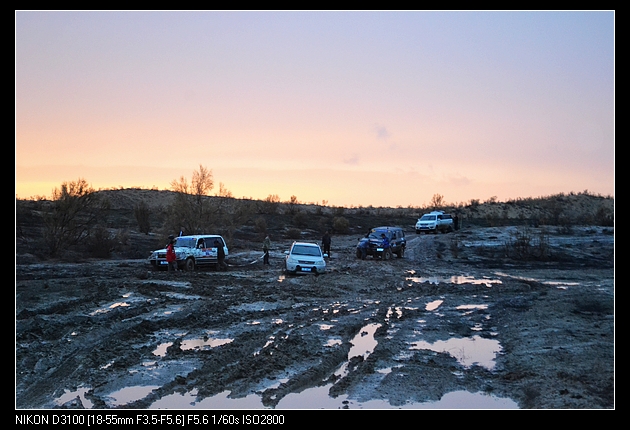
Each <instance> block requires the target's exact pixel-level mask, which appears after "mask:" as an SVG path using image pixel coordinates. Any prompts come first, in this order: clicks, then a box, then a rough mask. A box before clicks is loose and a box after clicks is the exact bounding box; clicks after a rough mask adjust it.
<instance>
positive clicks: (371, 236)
mask: <svg viewBox="0 0 630 430" xmlns="http://www.w3.org/2000/svg"><path fill="white" fill-rule="evenodd" d="M383 233H385V236H387V237H388V238H391V233H390V232H389V231H373V232H372V233H370V234H369V236H368V238H369V239H378V240H382V239H383V238H382V237H381V234H383Z"/></svg>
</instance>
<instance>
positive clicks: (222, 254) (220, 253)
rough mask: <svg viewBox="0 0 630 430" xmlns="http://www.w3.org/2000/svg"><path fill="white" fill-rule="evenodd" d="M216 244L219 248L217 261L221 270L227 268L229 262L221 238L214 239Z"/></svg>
mask: <svg viewBox="0 0 630 430" xmlns="http://www.w3.org/2000/svg"><path fill="white" fill-rule="evenodd" d="M214 246H215V247H216V248H217V263H218V267H219V270H227V264H225V249H224V248H223V244H222V243H221V242H220V241H219V239H215V240H214Z"/></svg>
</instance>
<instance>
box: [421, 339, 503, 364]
mask: <svg viewBox="0 0 630 430" xmlns="http://www.w3.org/2000/svg"><path fill="white" fill-rule="evenodd" d="M410 349H412V350H422V349H428V350H431V351H435V352H447V353H448V354H450V355H451V356H452V357H454V358H455V359H457V361H458V362H459V363H460V364H462V365H463V366H465V367H471V366H472V365H475V364H476V365H479V366H482V367H485V368H486V369H488V370H493V369H494V366H495V362H494V359H495V358H496V355H497V354H498V353H500V352H501V350H502V348H501V345H500V344H499V342H498V341H497V340H493V339H485V338H482V337H481V336H473V337H466V338H452V339H449V340H438V341H436V342H434V343H429V342H425V341H418V342H413V343H412V344H411V347H410Z"/></svg>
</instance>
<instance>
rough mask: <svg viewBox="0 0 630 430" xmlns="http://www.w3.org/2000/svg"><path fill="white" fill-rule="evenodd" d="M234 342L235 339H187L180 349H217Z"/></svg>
mask: <svg viewBox="0 0 630 430" xmlns="http://www.w3.org/2000/svg"><path fill="white" fill-rule="evenodd" d="M233 341H234V339H216V338H208V337H203V338H197V339H187V340H183V341H182V345H181V346H180V349H181V350H182V351H187V350H190V349H206V348H216V347H217V346H221V345H226V344H228V343H232V342H233Z"/></svg>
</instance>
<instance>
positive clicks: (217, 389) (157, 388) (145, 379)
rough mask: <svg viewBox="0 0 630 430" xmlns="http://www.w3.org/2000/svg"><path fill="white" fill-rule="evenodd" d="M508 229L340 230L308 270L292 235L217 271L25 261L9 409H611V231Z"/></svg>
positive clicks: (243, 249) (19, 272) (238, 254)
mask: <svg viewBox="0 0 630 430" xmlns="http://www.w3.org/2000/svg"><path fill="white" fill-rule="evenodd" d="M520 232H521V233H522V230H521V231H520ZM518 233H519V231H518V229H517V228H516V227H500V228H474V227H471V228H467V229H464V230H460V231H457V232H454V233H449V234H440V235H416V234H415V233H413V232H408V233H407V239H408V246H407V252H406V254H405V256H404V258H395V259H393V260H391V261H376V260H372V259H367V260H365V261H361V260H358V259H357V258H356V256H355V246H356V242H357V239H358V237H357V235H350V236H335V237H334V238H333V247H332V256H331V258H330V259H329V261H328V269H329V272H328V273H326V274H324V275H320V276H317V277H316V276H312V275H308V276H285V275H284V274H283V271H282V269H283V257H284V255H283V251H284V250H285V249H288V246H289V243H290V241H289V240H283V241H277V242H275V243H274V247H275V248H274V251H273V252H272V254H271V266H270V267H266V266H263V265H262V259H261V252H260V251H258V248H259V244H257V243H252V244H251V247H249V249H248V247H247V246H239V247H238V248H236V249H232V248H231V249H230V251H231V253H230V256H229V259H228V262H229V264H230V268H229V270H228V271H227V272H217V271H214V270H211V269H210V270H198V271H195V272H178V273H168V272H155V271H151V270H150V268H149V267H148V266H147V264H146V261H144V260H93V261H88V262H83V263H76V264H72V263H54V262H46V263H34V264H19V263H20V261H18V264H16V284H15V289H16V300H15V311H16V313H15V316H16V326H15V336H16V356H15V368H16V375H15V376H16V392H15V403H16V408H18V409H22V408H35V409H40V408H88V409H89V408H93V409H105V408H138V409H150V408H178V409H180V408H221V409H223V408H247V409H251V408H270V409H271V408H276V409H283V408H303V409H310V408H348V409H353V408H355V409H359V408H438V407H452V408H476V407H481V408H550V409H556V408H567V409H573V408H579V409H583V408H593V409H600V408H614V405H615V403H614V401H615V397H614V388H615V386H614V382H615V374H614V334H615V331H614V232H613V229H612V228H604V227H574V228H572V229H570V231H568V230H567V229H559V228H554V227H550V228H547V229H539V228H538V229H534V228H531V229H527V232H526V234H527V235H529V237H531V238H532V242H531V243H530V246H529V248H527V249H520V250H518V252H519V253H518V254H517V253H516V251H517V249H516V248H515V247H514V248H513V249H510V245H509V244H510V243H511V242H510V241H511V240H512V239H513V238H515V237H517V234H518ZM536 238H543V239H544V240H542V241H541V242H540V243H539V242H536ZM514 246H515V245H514ZM543 247H544V250H542V251H541V253H538V251H539V250H541V249H542V248H543ZM506 254H507V255H508V256H509V258H508V257H506ZM448 399H450V400H449V401H450V403H445V402H446V401H447V400H448Z"/></svg>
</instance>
